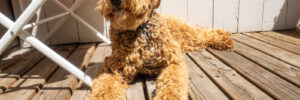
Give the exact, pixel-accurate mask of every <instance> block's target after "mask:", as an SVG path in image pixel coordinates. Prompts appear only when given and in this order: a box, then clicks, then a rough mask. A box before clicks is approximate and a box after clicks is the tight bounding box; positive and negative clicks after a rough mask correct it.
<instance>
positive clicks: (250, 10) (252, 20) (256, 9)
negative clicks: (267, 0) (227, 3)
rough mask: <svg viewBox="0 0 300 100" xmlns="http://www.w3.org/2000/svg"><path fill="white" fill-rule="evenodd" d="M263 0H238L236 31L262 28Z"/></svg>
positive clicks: (250, 30) (259, 29)
mask: <svg viewBox="0 0 300 100" xmlns="http://www.w3.org/2000/svg"><path fill="white" fill-rule="evenodd" d="M263 3H264V0H240V6H239V26H238V32H252V31H261V30H262V17H263Z"/></svg>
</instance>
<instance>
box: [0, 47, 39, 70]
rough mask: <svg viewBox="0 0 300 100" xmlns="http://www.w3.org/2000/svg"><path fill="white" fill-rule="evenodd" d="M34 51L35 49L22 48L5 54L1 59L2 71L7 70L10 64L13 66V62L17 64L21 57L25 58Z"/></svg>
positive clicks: (0, 66) (0, 68)
mask: <svg viewBox="0 0 300 100" xmlns="http://www.w3.org/2000/svg"><path fill="white" fill-rule="evenodd" d="M32 52H34V50H33V49H21V50H17V51H15V52H12V53H11V54H9V55H7V56H4V57H3V58H2V59H1V60H0V72H2V71H3V70H5V69H6V68H7V67H9V66H13V64H16V63H17V62H19V61H20V60H21V59H25V57H26V56H28V54H30V53H32Z"/></svg>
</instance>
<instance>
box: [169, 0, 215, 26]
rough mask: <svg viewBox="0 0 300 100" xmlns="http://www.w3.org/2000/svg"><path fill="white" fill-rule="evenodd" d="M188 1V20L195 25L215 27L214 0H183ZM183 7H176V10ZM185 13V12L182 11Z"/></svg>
mask: <svg viewBox="0 0 300 100" xmlns="http://www.w3.org/2000/svg"><path fill="white" fill-rule="evenodd" d="M181 1H187V2H188V5H187V7H188V12H187V14H188V16H187V17H188V22H189V23H191V24H193V25H199V26H202V27H207V28H213V0H181ZM172 2H173V1H172ZM178 9H182V8H181V7H176V8H175V9H173V10H174V11H176V10H178ZM181 14H185V13H181Z"/></svg>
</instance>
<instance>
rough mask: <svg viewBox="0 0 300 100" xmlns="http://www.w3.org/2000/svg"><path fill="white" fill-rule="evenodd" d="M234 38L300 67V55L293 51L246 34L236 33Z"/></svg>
mask: <svg viewBox="0 0 300 100" xmlns="http://www.w3.org/2000/svg"><path fill="white" fill-rule="evenodd" d="M232 38H233V39H235V40H237V41H239V42H241V43H244V44H247V45H248V46H251V47H253V48H256V49H258V50H260V51H262V52H264V53H267V54H269V55H272V56H273V57H276V58H277V59H280V60H282V61H285V62H287V63H289V64H292V65H294V66H297V67H298V68H300V62H299V61H300V56H299V55H296V54H294V53H292V52H289V51H286V50H284V49H281V48H279V47H275V46H272V45H270V44H267V43H265V42H262V41H259V40H256V39H253V38H251V37H249V36H246V35H242V34H237V35H234V36H233V37H232Z"/></svg>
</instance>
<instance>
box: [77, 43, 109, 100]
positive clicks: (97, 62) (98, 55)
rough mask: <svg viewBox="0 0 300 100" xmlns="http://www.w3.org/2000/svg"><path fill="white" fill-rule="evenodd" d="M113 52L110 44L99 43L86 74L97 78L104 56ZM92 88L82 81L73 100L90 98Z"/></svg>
mask: <svg viewBox="0 0 300 100" xmlns="http://www.w3.org/2000/svg"><path fill="white" fill-rule="evenodd" d="M110 54H111V49H110V47H109V46H105V45H102V44H99V45H98V46H97V48H96V50H95V53H94V54H93V56H92V58H91V61H90V63H89V65H88V67H87V69H86V74H88V75H90V76H91V78H95V77H96V75H97V71H98V69H99V68H100V67H101V65H102V63H103V61H104V58H105V57H107V56H109V55H110ZM90 92H91V91H90V88H89V87H87V86H86V85H84V84H82V81H80V83H79V85H78V86H77V88H76V90H75V92H74V94H73V95H72V98H71V100H89V95H90Z"/></svg>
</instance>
